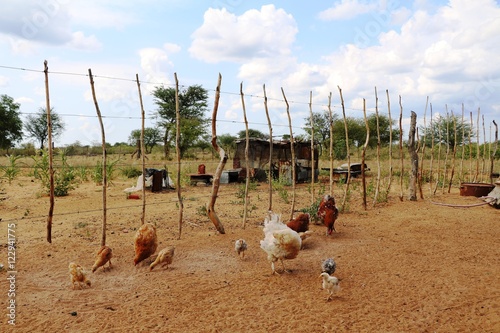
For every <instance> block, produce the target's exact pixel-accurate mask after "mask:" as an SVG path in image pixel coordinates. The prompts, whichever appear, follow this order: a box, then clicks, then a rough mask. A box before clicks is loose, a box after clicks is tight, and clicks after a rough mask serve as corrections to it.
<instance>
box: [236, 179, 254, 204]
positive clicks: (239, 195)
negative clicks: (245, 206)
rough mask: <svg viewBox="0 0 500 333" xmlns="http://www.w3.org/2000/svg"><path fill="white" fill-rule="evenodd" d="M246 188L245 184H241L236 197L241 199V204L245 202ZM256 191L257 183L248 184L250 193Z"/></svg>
mask: <svg viewBox="0 0 500 333" xmlns="http://www.w3.org/2000/svg"><path fill="white" fill-rule="evenodd" d="M245 187H246V184H245V183H242V184H240V185H239V186H238V191H237V192H236V197H237V198H239V199H241V202H244V200H245ZM256 189H257V182H255V181H250V182H249V183H248V192H250V191H254V190H256Z"/></svg>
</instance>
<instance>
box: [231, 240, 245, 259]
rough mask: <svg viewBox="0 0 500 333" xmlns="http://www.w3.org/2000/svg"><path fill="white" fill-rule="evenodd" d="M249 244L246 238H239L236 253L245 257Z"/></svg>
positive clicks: (242, 257)
mask: <svg viewBox="0 0 500 333" xmlns="http://www.w3.org/2000/svg"><path fill="white" fill-rule="evenodd" d="M247 248H248V245H247V242H246V241H245V240H244V239H238V240H237V241H236V242H235V243H234V250H235V251H236V253H238V256H239V257H241V259H245V251H246V250H247Z"/></svg>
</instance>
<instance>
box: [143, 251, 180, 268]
mask: <svg viewBox="0 0 500 333" xmlns="http://www.w3.org/2000/svg"><path fill="white" fill-rule="evenodd" d="M174 252H175V247H173V246H169V247H166V248H164V249H163V250H161V251H160V252H158V256H157V257H156V259H155V261H153V262H152V263H151V265H149V270H150V271H152V270H153V268H155V267H156V266H157V265H159V264H162V265H161V266H162V267H165V266H167V268H168V265H170V264H171V263H172V261H173V260H174Z"/></svg>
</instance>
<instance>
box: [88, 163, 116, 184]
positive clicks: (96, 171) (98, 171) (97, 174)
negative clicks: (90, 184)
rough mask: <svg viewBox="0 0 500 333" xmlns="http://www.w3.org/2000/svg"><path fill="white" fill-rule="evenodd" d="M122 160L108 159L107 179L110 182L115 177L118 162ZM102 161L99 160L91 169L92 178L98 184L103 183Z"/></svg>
mask: <svg viewBox="0 0 500 333" xmlns="http://www.w3.org/2000/svg"><path fill="white" fill-rule="evenodd" d="M119 161H120V159H117V160H115V161H113V162H109V161H107V163H106V179H107V181H108V183H111V181H112V180H113V177H114V172H115V170H116V164H117V163H118V162H119ZM102 170H103V169H102V161H97V162H96V164H95V166H94V168H93V169H92V170H91V173H90V178H91V179H92V180H93V181H94V182H95V183H96V184H97V185H101V184H102Z"/></svg>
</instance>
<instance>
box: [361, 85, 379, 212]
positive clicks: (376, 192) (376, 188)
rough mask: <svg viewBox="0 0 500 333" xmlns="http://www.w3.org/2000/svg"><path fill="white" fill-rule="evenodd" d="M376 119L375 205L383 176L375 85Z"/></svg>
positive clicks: (362, 166) (362, 165)
mask: <svg viewBox="0 0 500 333" xmlns="http://www.w3.org/2000/svg"><path fill="white" fill-rule="evenodd" d="M375 119H376V121H377V183H376V185H375V194H374V196H373V204H372V206H373V207H375V204H376V203H377V200H378V193H379V190H380V177H381V167H380V146H381V142H380V126H379V119H378V93H377V87H375ZM364 166H365V165H364V164H361V168H362V169H364Z"/></svg>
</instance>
